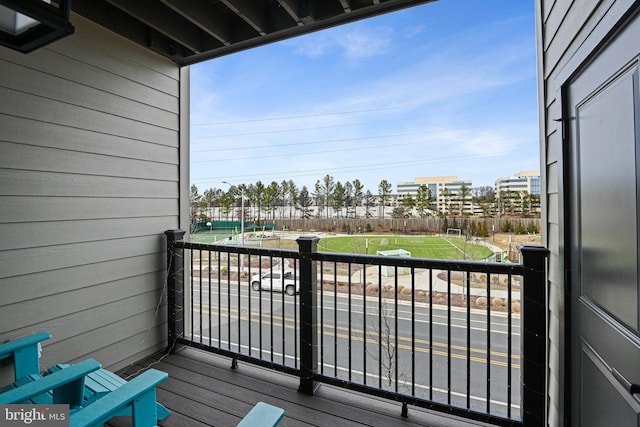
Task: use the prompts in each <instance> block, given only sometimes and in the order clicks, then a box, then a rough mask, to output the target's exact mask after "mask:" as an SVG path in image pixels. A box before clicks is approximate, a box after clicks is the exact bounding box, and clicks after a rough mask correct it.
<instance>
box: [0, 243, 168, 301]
mask: <svg viewBox="0 0 640 427" xmlns="http://www.w3.org/2000/svg"><path fill="white" fill-rule="evenodd" d="M165 258H166V256H165V253H164V252H163V253H151V254H148V255H140V256H130V257H127V258H121V259H115V260H111V261H104V262H101V263H100V264H87V265H80V266H76V267H70V268H64V269H59V270H52V271H42V272H39V273H33V274H31V275H30V276H14V277H9V278H5V279H2V280H0V294H2V295H3V299H2V301H0V311H1V308H2V307H3V306H5V305H11V304H16V303H18V302H21V301H28V300H30V299H36V298H43V297H46V296H49V295H54V294H57V293H64V294H68V293H69V292H72V291H74V290H75V289H79V288H83V287H91V286H96V285H99V284H101V283H110V282H117V281H124V280H126V279H128V280H131V282H130V283H132V284H133V283H135V282H137V281H142V280H144V281H145V282H150V283H156V284H158V283H164V280H165V279H166V275H165V273H164V271H165V269H166V260H165Z"/></svg>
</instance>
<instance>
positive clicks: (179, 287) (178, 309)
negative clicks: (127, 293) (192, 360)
mask: <svg viewBox="0 0 640 427" xmlns="http://www.w3.org/2000/svg"><path fill="white" fill-rule="evenodd" d="M185 233H186V231H184V230H167V231H165V232H164V234H165V235H166V236H167V310H168V312H169V319H168V328H169V334H168V343H167V351H168V352H170V353H175V351H176V340H177V339H178V338H179V337H182V336H184V249H182V248H176V242H177V241H179V240H182V238H183V237H184V235H185Z"/></svg>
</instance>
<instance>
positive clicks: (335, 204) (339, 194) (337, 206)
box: [330, 181, 344, 217]
mask: <svg viewBox="0 0 640 427" xmlns="http://www.w3.org/2000/svg"><path fill="white" fill-rule="evenodd" d="M330 204H331V207H332V208H333V211H334V212H335V214H336V216H337V217H340V216H341V211H342V208H343V207H344V186H343V185H342V183H341V182H340V181H338V182H337V183H336V184H335V185H334V187H333V192H331V195H330Z"/></svg>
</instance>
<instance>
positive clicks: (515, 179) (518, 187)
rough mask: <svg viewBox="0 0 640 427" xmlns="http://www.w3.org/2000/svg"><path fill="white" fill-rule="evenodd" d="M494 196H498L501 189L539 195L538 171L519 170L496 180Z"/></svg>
mask: <svg viewBox="0 0 640 427" xmlns="http://www.w3.org/2000/svg"><path fill="white" fill-rule="evenodd" d="M495 189H496V197H500V192H502V191H517V192H519V193H522V192H523V191H526V192H527V193H529V194H532V195H534V196H539V195H540V172H519V173H517V174H515V175H514V176H510V177H508V178H498V179H497V180H496V186H495Z"/></svg>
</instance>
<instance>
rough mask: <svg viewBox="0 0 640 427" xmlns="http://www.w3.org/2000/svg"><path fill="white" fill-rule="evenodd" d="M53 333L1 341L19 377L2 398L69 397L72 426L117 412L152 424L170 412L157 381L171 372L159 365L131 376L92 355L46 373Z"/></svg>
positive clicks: (2, 355) (0, 355)
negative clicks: (45, 351)
mask: <svg viewBox="0 0 640 427" xmlns="http://www.w3.org/2000/svg"><path fill="white" fill-rule="evenodd" d="M49 338H51V335H50V334H48V333H46V332H40V333H37V334H33V335H29V336H27V337H23V338H19V339H16V340H13V341H10V342H8V343H4V344H1V345H0V360H1V359H7V358H12V359H13V361H14V383H13V384H12V386H11V387H10V388H9V389H7V390H5V391H4V392H2V393H0V403H3V404H8V403H25V402H30V403H34V404H37V403H44V404H47V403H66V404H69V405H70V408H71V417H70V421H71V424H70V425H71V426H93V425H96V426H98V425H102V424H103V423H104V422H105V421H107V420H109V419H110V418H113V417H116V416H129V417H132V420H133V425H134V426H142V427H147V426H155V425H156V424H157V422H158V420H162V419H164V418H166V417H167V416H169V411H168V410H167V409H166V408H165V407H164V406H162V405H161V404H159V403H157V402H156V386H157V385H158V384H159V383H160V382H162V381H164V380H166V379H167V378H168V375H167V374H166V373H164V372H160V371H157V370H155V369H150V370H148V371H146V372H144V373H143V374H141V375H139V376H138V377H136V378H134V379H133V380H131V381H129V382H127V381H125V380H123V379H122V378H120V377H119V376H117V375H115V374H114V373H112V372H110V371H108V370H106V369H102V368H101V366H100V364H99V363H98V362H96V361H95V360H93V359H88V360H85V361H82V362H80V363H77V364H73V365H69V364H65V365H57V366H56V367H54V368H52V369H50V370H49V371H48V373H47V374H46V375H44V376H42V375H40V361H39V351H40V349H39V343H40V342H42V341H44V340H47V339H49Z"/></svg>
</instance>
